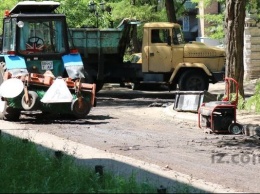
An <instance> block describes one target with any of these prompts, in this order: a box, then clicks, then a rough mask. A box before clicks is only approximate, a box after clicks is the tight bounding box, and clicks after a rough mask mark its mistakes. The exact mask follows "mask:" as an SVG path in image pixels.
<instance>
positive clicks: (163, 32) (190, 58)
mask: <svg viewBox="0 0 260 194" xmlns="http://www.w3.org/2000/svg"><path fill="white" fill-rule="evenodd" d="M143 32H144V34H143V45H142V72H143V74H144V80H143V81H146V82H149V81H150V82H152V81H154V80H157V81H160V82H167V83H169V84H171V85H172V86H173V87H174V85H178V86H179V89H180V90H191V91H193V90H195V91H196V90H200V91H203V90H208V86H209V83H216V82H218V81H223V76H224V71H223V70H224V65H225V51H224V50H223V49H220V48H217V47H214V46H207V45H205V44H204V43H200V42H195V41H194V42H188V43H185V42H184V38H183V35H182V31H181V27H180V25H179V24H176V23H169V22H151V23H146V24H144V27H143Z"/></svg>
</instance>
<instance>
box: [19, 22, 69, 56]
mask: <svg viewBox="0 0 260 194" xmlns="http://www.w3.org/2000/svg"><path fill="white" fill-rule="evenodd" d="M23 23H24V26H23V27H22V28H20V42H19V43H18V52H20V53H22V54H34V53H37V54H50V53H62V52H65V44H64V36H63V34H62V32H63V31H64V29H63V25H62V21H60V20H47V21H46V20H43V21H39V20H37V21H34V20H32V21H23Z"/></svg>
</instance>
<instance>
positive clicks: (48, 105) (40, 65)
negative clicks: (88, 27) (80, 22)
mask: <svg viewBox="0 0 260 194" xmlns="http://www.w3.org/2000/svg"><path fill="white" fill-rule="evenodd" d="M59 5H60V3H59V2H54V1H42V2H39V1H23V2H19V3H17V5H16V6H15V7H14V8H13V9H12V10H10V11H6V12H5V17H4V18H3V34H2V53H1V54H0V119H2V118H3V119H6V120H17V119H19V116H20V113H21V111H32V110H40V111H42V112H43V113H44V112H45V113H46V112H48V113H54V114H71V115H72V116H75V117H76V118H85V116H86V115H87V114H88V113H89V111H90V110H91V108H92V107H93V106H94V105H95V88H96V87H95V84H88V83H86V81H85V80H86V78H87V76H86V73H85V69H84V66H83V62H82V59H81V56H80V54H79V53H78V52H77V50H75V49H74V50H73V49H71V50H70V48H69V43H68V36H67V25H66V17H65V15H64V14H59V13H55V12H54V11H55V10H56V8H58V7H59ZM10 88H11V89H10ZM1 115H2V116H1Z"/></svg>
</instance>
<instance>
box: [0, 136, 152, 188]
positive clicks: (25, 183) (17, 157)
mask: <svg viewBox="0 0 260 194" xmlns="http://www.w3.org/2000/svg"><path fill="white" fill-rule="evenodd" d="M0 155H1V159H0V180H1V181H0V192H1V193H155V192H156V189H155V188H154V187H153V186H151V185H149V184H148V183H137V182H136V181H135V177H134V175H132V176H131V177H130V178H129V179H124V178H122V177H119V176H115V175H112V174H109V173H105V172H104V173H103V175H100V174H99V173H95V171H94V170H93V169H92V170H90V169H88V168H87V167H86V166H79V165H76V164H75V161H74V159H73V157H71V156H67V155H63V156H62V158H58V157H54V155H52V154H50V152H48V151H45V152H43V151H39V149H38V148H37V146H36V144H34V143H33V142H30V141H25V140H21V139H17V138H14V137H11V136H3V135H2V136H1V137H0Z"/></svg>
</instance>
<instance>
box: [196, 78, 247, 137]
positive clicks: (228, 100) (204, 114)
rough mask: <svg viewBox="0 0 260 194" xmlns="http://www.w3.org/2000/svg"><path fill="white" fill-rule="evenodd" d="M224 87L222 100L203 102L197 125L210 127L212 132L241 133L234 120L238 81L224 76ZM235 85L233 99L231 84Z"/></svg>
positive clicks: (239, 126) (240, 127)
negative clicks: (233, 97)
mask: <svg viewBox="0 0 260 194" xmlns="http://www.w3.org/2000/svg"><path fill="white" fill-rule="evenodd" d="M225 82H226V85H225V87H226V89H225V96H224V98H223V100H222V101H213V102H208V103H203V104H202V105H201V106H200V108H199V110H198V125H199V127H200V128H207V129H210V130H211V131H212V132H213V133H231V134H240V133H242V126H241V125H240V124H238V123H237V122H236V109H237V103H238V83H237V81H236V80H234V79H233V78H225ZM232 82H233V84H234V85H235V87H236V93H235V100H233V99H232V96H231V94H230V87H231V84H232Z"/></svg>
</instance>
